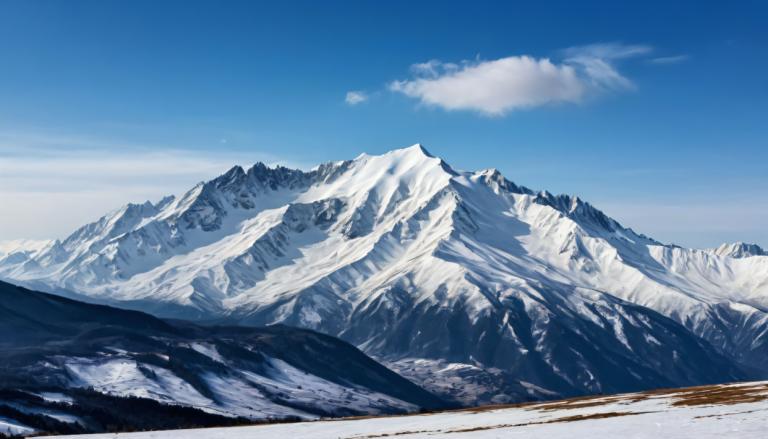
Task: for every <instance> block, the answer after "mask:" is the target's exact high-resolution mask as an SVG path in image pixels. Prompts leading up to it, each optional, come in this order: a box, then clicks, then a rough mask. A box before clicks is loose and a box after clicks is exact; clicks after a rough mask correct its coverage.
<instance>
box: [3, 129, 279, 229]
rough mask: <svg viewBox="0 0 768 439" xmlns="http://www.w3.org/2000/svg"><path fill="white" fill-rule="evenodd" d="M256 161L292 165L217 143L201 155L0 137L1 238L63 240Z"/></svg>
mask: <svg viewBox="0 0 768 439" xmlns="http://www.w3.org/2000/svg"><path fill="white" fill-rule="evenodd" d="M256 161H264V162H266V163H270V164H276V163H281V164H286V165H289V166H290V165H291V164H290V163H284V162H282V161H281V160H279V159H277V158H276V157H274V156H272V155H270V154H265V153H259V152H255V151H236V150H226V149H224V147H223V146H221V145H219V148H218V149H217V150H210V149H209V150H206V151H203V150H191V149H179V148H172V147H164V146H160V145H154V146H151V147H149V146H139V145H130V144H126V143H122V142H114V141H109V140H103V139H93V138H85V137H84V138H78V137H67V136H55V135H53V136H51V135H39V134H31V135H27V134H22V135H19V134H8V133H0V206H2V212H3V213H2V215H0V240H5V239H15V238H50V237H62V236H64V235H66V234H67V233H69V232H71V231H72V230H73V229H74V228H76V227H78V226H80V225H82V224H84V223H86V222H88V221H92V220H94V219H96V218H98V217H99V216H101V215H102V214H104V213H106V212H107V211H109V210H111V209H114V208H117V207H119V206H121V205H123V204H125V203H127V202H143V201H145V200H158V199H160V198H161V197H163V196H165V195H168V194H180V193H182V192H184V191H186V190H187V189H190V188H191V187H192V186H193V185H194V184H196V183H197V182H199V181H203V180H208V179H210V178H213V177H215V176H217V175H219V174H221V173H223V172H225V171H226V170H227V169H229V168H231V167H232V166H234V165H237V164H240V165H243V166H248V165H251V164H253V163H255V162H256ZM54 218H55V220H53V219H54Z"/></svg>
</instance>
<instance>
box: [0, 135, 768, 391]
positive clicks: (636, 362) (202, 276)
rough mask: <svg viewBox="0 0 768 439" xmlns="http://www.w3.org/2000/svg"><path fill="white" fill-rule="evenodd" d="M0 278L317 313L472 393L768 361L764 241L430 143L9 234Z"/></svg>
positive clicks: (133, 300) (374, 348)
mask: <svg viewBox="0 0 768 439" xmlns="http://www.w3.org/2000/svg"><path fill="white" fill-rule="evenodd" d="M3 248H4V249H5V250H3ZM0 278H3V279H5V280H7V281H11V282H14V283H16V284H20V285H24V286H26V287H29V288H34V289H38V290H42V291H46V292H50V293H55V294H58V295H62V296H67V297H70V298H75V299H80V300H84V301H87V302H93V303H100V304H107V305H113V306H119V307H122V308H129V309H134V310H140V311H144V312H148V313H151V314H154V315H156V316H158V317H163V318H172V319H181V318H183V319H191V320H196V321H198V322H205V323H215V324H220V325H239V326H243V327H251V326H257V327H261V326H265V325H275V324H281V325H289V326H294V327H301V328H308V329H312V330H315V331H318V332H322V333H325V334H329V335H333V336H336V337H339V338H341V339H343V340H345V341H347V342H350V343H352V344H353V345H355V346H357V347H358V348H359V349H361V350H362V351H363V352H365V353H366V354H368V355H371V356H372V357H374V358H375V359H377V360H379V361H381V362H383V363H384V364H385V365H387V366H388V367H390V368H391V369H393V370H394V371H396V372H398V373H399V374H400V375H402V376H405V377H406V378H409V379H410V380H411V381H413V382H415V383H416V384H419V385H420V386H422V387H424V388H425V389H427V390H428V391H431V392H432V393H434V394H437V395H439V396H442V397H444V398H450V399H452V400H454V401H458V402H460V403H463V404H478V403H488V402H510V401H520V400H527V399H541V398H553V397H559V396H571V395H580V394H587V393H610V392H621V391H634V390H643V389H648V388H654V387H668V386H684V385H696V384H704V383H715V382H726V381H735V380H742V379H750V378H765V377H766V375H768V372H766V371H765V368H764V365H765V364H766V361H768V342H767V341H768V335H767V334H768V254H767V253H766V252H765V251H764V250H763V249H761V248H760V247H758V246H756V245H750V244H742V243H737V244H729V245H723V246H721V247H719V248H717V249H705V250H697V249H686V248H682V247H679V246H675V245H667V244H663V243H661V242H658V241H656V240H654V239H652V238H650V237H647V236H645V235H642V234H639V233H636V232H635V231H633V230H631V229H629V228H626V227H624V226H622V225H621V224H619V222H617V221H616V220H614V219H612V218H610V217H609V216H607V215H606V214H604V213H603V212H601V211H600V210H598V209H597V208H595V207H594V206H592V205H591V204H589V203H587V202H586V201H584V200H582V199H580V198H579V197H575V196H569V195H553V194H551V193H549V192H547V191H533V190H531V189H529V188H526V187H524V186H520V185H517V184H515V183H513V182H511V181H510V180H508V179H506V178H505V177H504V176H502V175H501V173H499V172H498V171H497V170H494V169H487V170H482V171H477V172H466V171H459V170H455V169H453V168H452V167H451V166H449V165H448V164H447V163H445V162H444V161H443V160H441V159H440V158H438V157H435V156H433V155H431V154H430V153H429V152H427V151H426V150H425V149H424V148H423V147H422V146H421V145H414V146H412V147H408V148H403V149H398V150H394V151H391V152H389V153H386V154H383V155H378V156H371V155H366V154H363V155H360V156H359V157H357V158H355V159H353V160H347V161H339V162H331V163H326V164H323V165H320V166H318V167H316V168H314V169H312V170H309V171H302V170H294V169H288V168H284V167H279V166H278V167H268V166H266V165H264V164H262V163H257V164H256V165H254V166H253V167H251V168H249V169H243V168H241V167H239V166H236V167H234V168H232V169H231V170H229V171H228V172H226V173H225V174H223V175H221V176H219V177H217V178H215V179H213V180H210V181H208V182H203V183H200V184H198V185H196V186H195V187H194V188H192V189H191V190H189V191H188V192H186V193H184V194H182V195H180V196H178V197H174V196H168V197H166V198H163V199H162V200H160V201H159V202H157V203H151V202H146V203H143V204H128V205H126V206H124V207H122V208H120V209H118V210H116V211H114V212H111V213H109V214H107V215H105V216H104V217H102V218H100V219H98V220H97V221H95V222H93V223H91V224H87V225H85V226H83V227H81V228H80V229H78V230H76V231H75V232H74V233H72V234H71V235H70V236H68V237H67V238H65V239H63V240H56V241H51V242H47V243H42V244H41V243H32V242H27V243H14V244H7V245H6V246H5V247H0Z"/></svg>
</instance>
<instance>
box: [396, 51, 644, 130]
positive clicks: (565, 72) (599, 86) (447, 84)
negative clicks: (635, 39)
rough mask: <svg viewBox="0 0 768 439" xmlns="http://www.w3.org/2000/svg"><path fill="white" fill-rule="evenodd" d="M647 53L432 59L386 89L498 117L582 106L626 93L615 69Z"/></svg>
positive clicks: (626, 83) (627, 85) (626, 82)
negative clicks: (610, 93)
mask: <svg viewBox="0 0 768 439" xmlns="http://www.w3.org/2000/svg"><path fill="white" fill-rule="evenodd" d="M650 51H651V48H650V47H648V46H640V45H631V46H629V45H620V44H594V45H589V46H581V47H572V48H569V49H565V50H564V51H562V54H563V56H564V59H563V60H562V61H560V62H555V61H552V60H550V59H548V58H538V59H537V58H533V57H531V56H526V55H523V56H510V57H506V58H500V59H496V60H490V61H464V62H462V63H461V64H460V65H459V64H454V63H443V62H440V61H437V60H431V61H428V62H425V63H420V64H414V65H413V66H411V72H412V73H413V77H412V78H411V79H408V80H403V81H394V82H392V83H390V84H389V89H390V90H391V91H394V92H398V93H402V94H404V95H406V96H408V97H411V98H415V99H418V100H419V101H420V102H422V103H424V104H427V105H433V106H438V107H441V108H444V109H446V110H474V111H479V112H481V113H484V114H488V115H503V114H505V113H507V112H509V111H512V110H517V109H523V108H531V107H537V106H542V105H547V104H557V103H575V102H581V101H582V100H584V99H585V98H586V97H587V96H589V95H592V94H595V93H597V92H600V91H605V90H623V89H631V88H633V84H632V82H631V81H630V80H629V79H627V78H626V77H624V76H623V75H621V74H620V73H619V72H618V70H617V69H616V67H615V65H614V64H615V62H616V61H617V60H620V59H625V58H630V57H635V56H640V55H644V54H647V53H648V52H650Z"/></svg>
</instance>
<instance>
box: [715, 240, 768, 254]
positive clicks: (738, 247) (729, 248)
mask: <svg viewBox="0 0 768 439" xmlns="http://www.w3.org/2000/svg"><path fill="white" fill-rule="evenodd" d="M710 252H712V253H714V254H716V255H718V256H729V257H732V258H749V257H752V256H768V252H766V251H765V250H763V248H762V247H760V246H759V245H757V244H750V243H746V242H741V241H739V242H734V243H725V244H722V245H720V247H717V248H714V249H710Z"/></svg>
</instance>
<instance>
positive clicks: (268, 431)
mask: <svg viewBox="0 0 768 439" xmlns="http://www.w3.org/2000/svg"><path fill="white" fill-rule="evenodd" d="M766 431H768V382H753V383H740V384H729V385H719V386H704V387H693V388H687V389H677V390H661V391H653V392H645V393H632V394H624V395H613V396H598V397H589V398H578V399H570V400H564V401H555V402H547V403H537V404H528V405H519V406H489V407H481V408H477V409H467V410H460V411H451V412H442V413H435V414H425V415H412V416H393V417H377V418H359V419H344V420H336V421H316V422H302V423H294V424H278V425H266V426H253V427H230V428H211V429H200V430H178V431H157V432H143V433H126V434H103V435H93V436H88V437H89V438H91V437H92V438H124V439H143V438H158V439H165V438H190V439H203V438H204V439H219V438H221V439H241V438H307V439H311V438H317V439H319V438H323V439H325V438H344V439H369V438H383V437H393V436H396V437H398V438H433V437H436V436H446V437H451V438H502V437H503V438H516V437H520V438H546V439H559V438H568V439H570V438H601V439H604V438H618V437H620V438H622V439H635V438H654V439H659V438H666V439H672V438H686V439H687V438H697V439H703V438H758V437H765V434H766ZM70 437H74V436H70ZM81 437H82V436H81Z"/></svg>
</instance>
